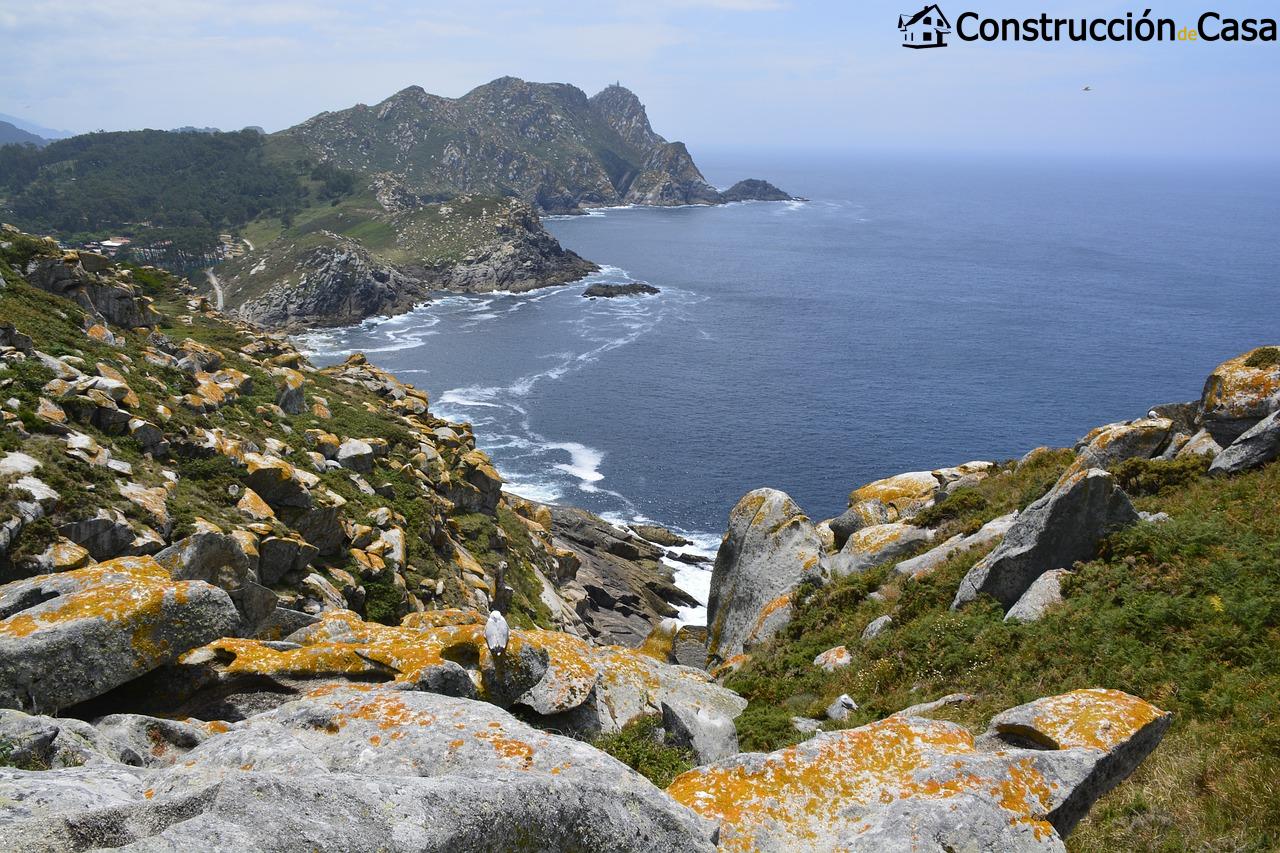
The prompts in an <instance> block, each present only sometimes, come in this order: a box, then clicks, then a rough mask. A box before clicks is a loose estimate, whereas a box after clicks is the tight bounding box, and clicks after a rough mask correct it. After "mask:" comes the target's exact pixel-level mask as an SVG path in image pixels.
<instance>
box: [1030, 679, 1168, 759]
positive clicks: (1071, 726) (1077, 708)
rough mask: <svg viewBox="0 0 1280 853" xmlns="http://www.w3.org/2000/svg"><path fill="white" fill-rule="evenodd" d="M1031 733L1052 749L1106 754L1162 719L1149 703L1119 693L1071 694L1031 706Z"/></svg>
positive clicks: (1101, 691) (1077, 691)
mask: <svg viewBox="0 0 1280 853" xmlns="http://www.w3.org/2000/svg"><path fill="white" fill-rule="evenodd" d="M1032 705H1033V707H1034V709H1035V713H1034V716H1033V719H1032V725H1033V726H1034V727H1035V731H1036V732H1037V733H1039V734H1040V735H1042V736H1043V737H1046V738H1048V739H1050V740H1051V741H1052V742H1053V746H1054V748H1056V749H1070V748H1071V747H1074V746H1085V747H1092V748H1093V749H1102V750H1110V749H1113V748H1115V747H1116V746H1117V745H1119V744H1121V743H1123V742H1124V741H1126V740H1128V739H1129V738H1131V737H1133V736H1134V734H1136V733H1137V732H1138V731H1140V730H1141V729H1142V728H1144V727H1145V726H1147V725H1148V724H1149V723H1152V722H1154V721H1155V720H1157V719H1159V718H1161V717H1163V716H1165V712H1164V711H1161V710H1160V709H1159V708H1157V707H1156V706H1155V705H1152V704H1151V703H1150V702H1146V701H1144V700H1142V699H1139V698H1138V697H1137V696H1130V695H1129V694H1128V693H1124V692H1122V691H1119V690H1106V689H1103V688H1090V689H1087V690H1073V691H1072V692H1070V693H1064V694H1062V695H1061V696H1050V697H1048V698H1045V699H1041V700H1039V701H1037V702H1034V703H1032Z"/></svg>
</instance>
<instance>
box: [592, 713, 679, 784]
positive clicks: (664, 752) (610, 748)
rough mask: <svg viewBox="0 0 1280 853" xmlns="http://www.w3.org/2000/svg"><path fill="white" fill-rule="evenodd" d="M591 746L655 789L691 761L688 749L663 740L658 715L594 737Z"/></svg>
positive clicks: (673, 777) (643, 718) (634, 721)
mask: <svg viewBox="0 0 1280 853" xmlns="http://www.w3.org/2000/svg"><path fill="white" fill-rule="evenodd" d="M594 745H595V747H596V748H597V749H601V750H604V751H605V752H607V753H609V754H610V755H612V756H613V757H614V758H616V759H618V760H619V761H621V762H622V763H623V764H625V765H627V766H628V767H630V768H631V769H632V770H635V771H636V772H638V773H640V775H642V776H644V777H645V778H646V779H648V780H649V781H650V782H652V783H653V784H655V785H657V786H658V787H659V788H665V787H667V786H668V785H670V784H671V780H673V779H675V778H676V777H677V776H679V775H680V774H681V773H683V772H685V771H686V770H692V769H693V767H694V764H695V761H694V756H693V753H692V752H691V751H689V750H687V749H682V748H680V747H675V746H670V745H668V744H667V743H665V742H664V740H663V732H662V716H661V715H660V714H649V715H646V716H643V717H637V718H636V719H634V720H632V721H631V722H629V723H627V724H626V725H625V726H623V727H622V730H621V731H619V732H616V733H614V734H610V735H604V736H602V737H600V738H597V739H596V741H595V744H594Z"/></svg>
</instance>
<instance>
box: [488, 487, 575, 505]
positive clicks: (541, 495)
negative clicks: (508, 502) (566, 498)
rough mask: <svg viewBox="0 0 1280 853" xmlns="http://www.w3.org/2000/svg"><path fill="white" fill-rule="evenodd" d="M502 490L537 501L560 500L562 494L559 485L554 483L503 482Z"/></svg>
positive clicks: (551, 501) (547, 502)
mask: <svg viewBox="0 0 1280 853" xmlns="http://www.w3.org/2000/svg"><path fill="white" fill-rule="evenodd" d="M502 489H503V491H507V492H511V494H513V495H518V496H520V497H522V498H525V499H526V500H531V501H537V502H538V503H544V504H549V503H555V502H556V501H558V500H560V495H561V494H562V493H561V491H560V489H559V487H558V486H556V485H555V484H554V483H536V482H535V483H519V482H511V483H503V485H502Z"/></svg>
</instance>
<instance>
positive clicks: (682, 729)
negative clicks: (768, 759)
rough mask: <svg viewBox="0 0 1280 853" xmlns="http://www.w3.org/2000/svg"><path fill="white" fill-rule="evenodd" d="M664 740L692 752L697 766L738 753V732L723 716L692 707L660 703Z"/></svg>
mask: <svg viewBox="0 0 1280 853" xmlns="http://www.w3.org/2000/svg"><path fill="white" fill-rule="evenodd" d="M662 727H663V728H664V729H666V732H667V739H668V740H669V741H670V742H672V743H674V744H675V745H677V746H683V747H687V748H688V749H691V750H693V754H694V756H696V757H697V759H698V763H699V764H709V763H711V762H712V761H720V760H721V759H723V758H728V757H729V756H731V755H736V754H737V752H738V731H737V728H736V727H735V726H734V724H733V720H731V719H729V718H728V717H726V716H725V715H724V714H721V713H718V712H716V711H714V710H712V709H709V708H703V707H699V706H696V705H683V704H680V703H678V702H663V703H662Z"/></svg>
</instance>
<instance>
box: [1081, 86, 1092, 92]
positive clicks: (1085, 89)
mask: <svg viewBox="0 0 1280 853" xmlns="http://www.w3.org/2000/svg"><path fill="white" fill-rule="evenodd" d="M1080 91H1081V92H1092V91H1093V87H1092V86H1085V87H1084V88H1083V89H1081V90H1080Z"/></svg>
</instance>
